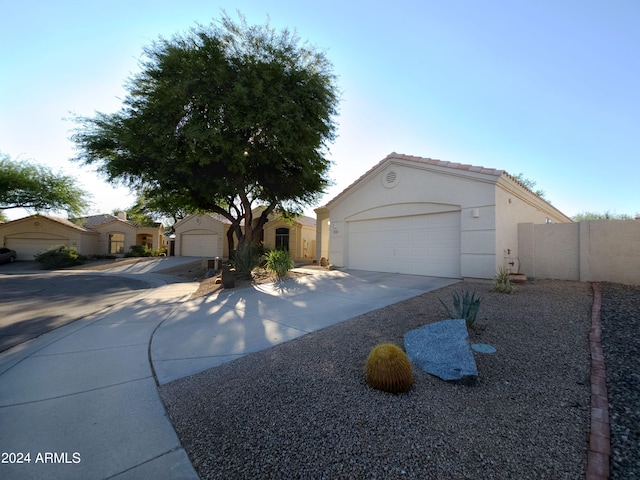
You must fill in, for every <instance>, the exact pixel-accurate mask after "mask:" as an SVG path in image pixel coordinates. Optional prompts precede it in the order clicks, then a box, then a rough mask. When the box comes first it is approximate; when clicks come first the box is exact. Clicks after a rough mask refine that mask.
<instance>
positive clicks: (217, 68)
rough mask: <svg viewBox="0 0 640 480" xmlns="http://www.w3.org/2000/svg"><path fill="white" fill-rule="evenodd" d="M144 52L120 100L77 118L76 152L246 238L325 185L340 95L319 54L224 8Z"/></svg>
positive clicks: (296, 209) (113, 175)
mask: <svg viewBox="0 0 640 480" xmlns="http://www.w3.org/2000/svg"><path fill="white" fill-rule="evenodd" d="M145 56H146V61H144V62H143V63H142V72H141V73H139V74H138V75H136V76H134V77H133V78H132V79H131V80H130V82H129V84H128V95H127V97H126V98H125V100H124V101H123V108H122V109H121V111H119V112H117V113H114V114H105V113H97V114H96V116H95V117H93V118H78V119H77V122H78V123H79V126H78V128H77V129H76V130H75V132H74V134H73V136H72V139H73V140H74V141H75V143H76V145H77V147H78V148H79V152H80V153H79V155H78V157H77V160H80V161H82V162H84V163H85V164H95V165H97V166H98V169H99V170H100V171H101V172H102V173H104V174H106V176H107V178H108V179H109V180H110V181H112V182H121V183H125V184H128V185H129V186H130V187H132V188H134V189H136V190H138V191H139V192H143V193H144V195H145V196H147V197H153V196H154V195H157V196H158V197H168V198H171V199H172V201H173V202H178V203H179V204H180V205H181V206H182V207H183V208H184V209H186V210H192V211H203V210H204V211H209V212H212V213H218V214H220V215H222V216H224V217H226V218H227V219H228V220H229V221H230V222H231V224H232V231H233V232H235V234H236V236H237V237H238V238H239V242H240V244H241V245H242V244H244V245H250V244H252V243H253V242H254V241H255V240H256V237H257V236H258V234H259V232H260V231H261V230H262V227H263V225H264V223H265V222H266V221H267V216H268V215H269V214H270V213H272V212H273V211H274V210H277V211H283V212H290V213H294V214H295V213H301V211H302V209H303V207H304V206H305V205H308V204H312V203H314V202H315V201H316V200H317V199H318V198H319V196H320V194H321V193H323V192H324V190H325V188H326V187H327V186H328V185H329V181H328V178H327V173H328V169H329V166H330V162H329V161H328V160H327V159H326V158H325V155H326V150H327V144H328V142H330V141H332V140H333V139H334V136H335V123H334V119H333V118H334V116H335V114H336V108H337V102H338V98H337V90H336V86H335V85H334V82H335V77H334V75H333V73H332V66H331V64H330V63H329V61H328V60H327V58H326V57H325V55H324V54H323V53H321V52H319V51H318V50H317V49H315V48H314V47H308V46H307V45H306V44H301V43H300V40H299V38H298V37H297V36H296V35H295V34H291V33H290V32H289V31H287V30H284V31H281V32H277V31H275V30H274V29H272V28H271V27H270V26H269V25H268V24H266V25H262V26H249V25H247V23H246V21H245V20H244V18H241V21H240V22H239V23H236V22H234V21H233V20H231V19H230V18H229V17H228V16H227V15H224V16H223V17H222V20H221V22H220V23H218V24H212V25H211V26H209V27H200V26H199V27H197V28H195V29H193V30H192V31H191V32H190V33H189V34H187V35H184V36H177V37H174V38H172V39H170V40H166V39H160V40H159V41H157V42H155V43H154V44H153V45H152V46H151V47H149V48H147V49H145ZM256 206H262V207H264V208H263V209H261V210H260V212H261V213H260V216H259V217H258V218H257V219H254V218H253V213H252V210H254V209H255V207H256Z"/></svg>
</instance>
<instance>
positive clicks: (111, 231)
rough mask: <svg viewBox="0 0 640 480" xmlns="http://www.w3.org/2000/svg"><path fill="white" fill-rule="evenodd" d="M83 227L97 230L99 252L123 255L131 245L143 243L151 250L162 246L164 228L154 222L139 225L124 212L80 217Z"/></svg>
mask: <svg viewBox="0 0 640 480" xmlns="http://www.w3.org/2000/svg"><path fill="white" fill-rule="evenodd" d="M80 222H81V223H82V225H83V226H84V228H86V229H88V230H91V231H93V232H98V233H99V234H100V236H99V237H98V245H97V250H96V251H97V252H99V253H100V254H109V255H123V254H125V253H127V252H128V251H129V249H130V248H131V246H133V245H144V246H146V247H149V248H150V249H153V250H158V249H159V248H161V247H163V246H164V243H165V242H164V235H163V233H164V228H163V227H162V224H160V223H156V224H154V226H153V227H141V226H140V225H138V224H137V223H136V222H134V221H131V220H127V215H126V213H124V212H120V213H118V215H109V214H104V215H92V216H89V217H86V218H82V219H80Z"/></svg>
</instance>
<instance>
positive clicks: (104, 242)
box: [0, 214, 164, 260]
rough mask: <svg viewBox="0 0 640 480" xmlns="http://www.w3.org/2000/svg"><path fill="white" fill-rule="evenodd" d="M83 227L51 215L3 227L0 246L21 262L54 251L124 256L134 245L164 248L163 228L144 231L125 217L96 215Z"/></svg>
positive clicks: (36, 216)
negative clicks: (62, 247)
mask: <svg viewBox="0 0 640 480" xmlns="http://www.w3.org/2000/svg"><path fill="white" fill-rule="evenodd" d="M81 223H82V224H83V226H79V225H77V224H75V223H73V222H71V221H69V220H66V219H63V218H57V217H51V216H48V215H41V214H36V215H31V216H29V217H25V218H21V219H18V220H14V221H12V222H7V223H3V224H0V244H1V245H4V246H5V247H7V248H10V249H12V250H15V251H16V252H17V253H18V260H33V257H34V256H35V255H37V254H38V253H40V252H43V251H45V250H48V249H49V248H51V247H56V246H59V245H65V246H68V247H75V248H76V249H77V250H78V252H79V253H81V254H83V255H88V256H89V255H109V254H111V255H123V254H124V253H126V252H128V251H129V248H130V247H131V246H132V245H147V246H148V247H149V248H152V249H159V248H160V247H162V239H163V235H162V233H163V230H164V229H163V227H162V225H160V224H157V225H156V226H154V227H140V226H138V225H137V224H136V223H135V222H132V221H128V220H127V219H126V215H125V214H120V216H114V215H94V216H91V217H87V218H83V219H81Z"/></svg>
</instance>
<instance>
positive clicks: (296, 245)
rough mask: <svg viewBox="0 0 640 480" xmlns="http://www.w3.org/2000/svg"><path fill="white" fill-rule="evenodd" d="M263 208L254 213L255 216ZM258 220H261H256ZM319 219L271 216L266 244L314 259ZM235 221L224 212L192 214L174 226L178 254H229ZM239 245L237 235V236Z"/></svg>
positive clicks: (298, 258)
mask: <svg viewBox="0 0 640 480" xmlns="http://www.w3.org/2000/svg"><path fill="white" fill-rule="evenodd" d="M259 215H260V209H259V208H258V209H256V210H255V212H254V218H255V217H257V216H259ZM256 221H257V219H256ZM315 225H316V222H315V219H313V218H310V217H298V218H296V219H294V220H290V221H288V220H284V219H282V218H280V217H279V216H278V215H276V214H274V215H270V216H269V221H268V222H267V223H266V224H265V225H264V228H263V238H262V239H261V240H262V243H263V245H264V247H265V248H267V249H269V250H276V249H282V250H288V251H289V252H290V253H291V256H292V257H293V259H294V260H296V261H303V260H312V259H313V258H314V255H315V242H316V229H315ZM229 228H231V222H230V221H229V220H227V219H226V218H224V217H222V216H220V215H212V214H204V215H189V216H187V217H185V218H183V219H182V220H180V221H179V222H177V223H176V224H175V225H174V230H175V248H174V253H175V255H178V256H187V257H220V258H228V257H229V242H228V240H227V232H228V231H229ZM235 243H236V245H237V238H236V239H235Z"/></svg>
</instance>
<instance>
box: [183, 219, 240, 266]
mask: <svg viewBox="0 0 640 480" xmlns="http://www.w3.org/2000/svg"><path fill="white" fill-rule="evenodd" d="M230 227H231V222H230V221H229V220H227V219H226V218H224V217H223V216H221V215H211V214H204V215H199V214H198V215H188V216H186V217H185V218H183V219H181V220H179V221H178V222H176V223H175V225H174V226H173V229H174V232H175V247H174V255H176V256H179V257H210V258H215V257H220V258H227V257H229V246H228V242H227V231H228V230H229V228H230Z"/></svg>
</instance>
